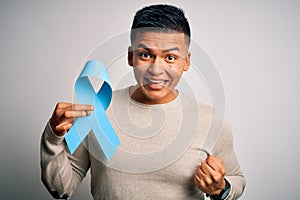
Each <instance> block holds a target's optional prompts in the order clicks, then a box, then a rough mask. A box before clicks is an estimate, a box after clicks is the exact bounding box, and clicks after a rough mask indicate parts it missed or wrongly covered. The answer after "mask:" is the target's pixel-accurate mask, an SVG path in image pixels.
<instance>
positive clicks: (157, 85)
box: [128, 5, 190, 104]
mask: <svg viewBox="0 0 300 200" xmlns="http://www.w3.org/2000/svg"><path fill="white" fill-rule="evenodd" d="M189 43H190V28H189V24H188V21H187V19H186V18H185V16H184V13H183V11H182V10H181V9H179V8H176V7H174V6H170V5H153V6H148V7H145V8H143V9H141V10H139V11H138V12H137V13H136V15H135V17H134V20H133V24H132V29H131V46H130V47H129V48H128V64H129V65H130V66H133V67H134V75H135V79H136V81H137V83H138V86H137V87H135V91H134V92H132V95H131V97H132V98H133V99H134V100H137V101H139V102H141V103H146V104H162V103H167V102H170V101H172V100H174V99H175V98H176V96H177V91H176V89H175V87H176V85H177V84H178V82H179V80H180V78H181V76H182V73H183V72H184V71H187V70H188V68H189V66H190V52H189V51H188V49H189Z"/></svg>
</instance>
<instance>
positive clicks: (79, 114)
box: [63, 110, 91, 119]
mask: <svg viewBox="0 0 300 200" xmlns="http://www.w3.org/2000/svg"><path fill="white" fill-rule="evenodd" d="M90 114H91V112H90V111H84V110H82V111H66V112H65V113H64V116H63V117H64V118H67V119H69V118H78V117H86V116H88V115H90Z"/></svg>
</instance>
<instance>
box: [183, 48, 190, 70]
mask: <svg viewBox="0 0 300 200" xmlns="http://www.w3.org/2000/svg"><path fill="white" fill-rule="evenodd" d="M190 65H191V52H188V53H187V55H186V58H185V65H184V67H183V71H187V70H189V68H190Z"/></svg>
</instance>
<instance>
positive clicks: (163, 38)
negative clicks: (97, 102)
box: [41, 5, 245, 200]
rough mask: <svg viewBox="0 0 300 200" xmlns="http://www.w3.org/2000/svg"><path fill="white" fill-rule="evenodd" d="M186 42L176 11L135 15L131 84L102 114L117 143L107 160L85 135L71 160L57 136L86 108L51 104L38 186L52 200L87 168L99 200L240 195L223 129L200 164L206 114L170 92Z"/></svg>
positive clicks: (183, 67) (184, 59)
mask: <svg viewBox="0 0 300 200" xmlns="http://www.w3.org/2000/svg"><path fill="white" fill-rule="evenodd" d="M189 43H190V28H189V23H188V21H187V19H186V18H185V16H184V13H183V11H182V10H181V9H178V8H176V7H174V6H169V5H153V6H148V7H145V8H143V9H141V10H139V11H138V12H137V13H136V15H135V17H134V20H133V25H132V30H131V47H129V49H128V64H129V65H130V66H132V67H133V70H134V75H135V79H136V81H137V85H135V86H131V87H128V88H125V89H122V90H118V91H115V92H114V93H113V99H112V102H111V105H110V107H109V108H108V110H107V115H108V117H109V119H110V121H111V124H112V126H113V127H114V129H115V131H116V133H117V135H118V137H119V139H120V141H121V144H120V146H119V147H118V150H117V151H116V153H115V154H114V156H113V158H112V160H110V161H107V160H105V157H104V155H103V153H102V152H101V149H100V148H99V146H97V144H96V143H95V137H94V135H93V133H92V132H91V133H90V134H89V135H88V136H87V137H86V138H85V140H84V141H83V143H82V144H81V145H80V146H79V147H78V149H77V150H76V151H75V152H74V154H72V155H71V154H70V153H69V150H68V147H67V145H66V143H65V141H64V135H65V134H66V133H67V131H68V130H69V129H70V128H71V127H72V124H73V122H74V119H76V118H78V117H85V116H87V115H90V114H91V113H92V112H93V106H91V105H79V104H76V105H75V104H71V103H58V104H57V106H56V108H55V110H54V112H53V115H52V117H51V118H50V120H49V123H48V124H47V126H46V128H45V131H44V133H43V135H42V138H41V169H42V180H43V183H44V184H45V186H46V187H47V189H48V190H49V192H50V193H51V194H52V195H53V197H55V198H67V197H69V196H71V194H72V192H73V191H74V190H75V189H76V187H77V186H78V185H79V183H80V182H81V180H82V179H83V178H84V177H85V175H86V173H87V171H88V170H89V169H91V192H92V195H93V197H94V199H99V200H100V199H101V200H109V199H113V200H117V199H128V200H135V199H138V200H140V199H172V200H174V199H178V200H179V199H182V200H183V199H197V200H199V199H204V195H205V194H206V195H209V196H210V198H211V199H215V200H220V199H226V200H229V199H237V198H238V197H239V196H241V194H242V192H243V189H244V187H245V179H244V177H243V174H242V171H241V169H240V166H239V164H238V161H237V159H236V156H235V153H234V150H233V144H232V134H231V130H230V128H229V126H228V125H227V124H226V123H225V125H224V126H223V128H222V130H221V133H220V138H219V139H218V141H216V144H215V146H214V147H213V150H212V154H211V155H209V156H208V157H207V158H206V159H205V160H204V161H202V162H201V161H200V159H199V156H200V153H201V150H200V148H201V144H202V143H203V140H204V138H205V136H206V134H207V133H208V130H209V128H210V124H211V121H212V115H213V109H212V108H211V107H209V106H206V105H204V104H201V103H198V102H196V101H195V100H194V99H192V98H190V97H188V96H186V95H184V94H183V93H182V91H178V90H176V85H177V84H178V82H179V80H180V78H181V76H182V74H183V72H184V71H187V70H188V69H189V66H190V56H191V53H190V52H189ZM195 56H196V55H195ZM161 121H163V123H161ZM132 127H135V128H132ZM171 143H174V144H175V145H172V144H171ZM149 152H150V153H149ZM155 152H159V154H156V153H155ZM151 154H153V155H155V156H152V157H151Z"/></svg>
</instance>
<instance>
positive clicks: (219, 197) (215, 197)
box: [211, 179, 231, 200]
mask: <svg viewBox="0 0 300 200" xmlns="http://www.w3.org/2000/svg"><path fill="white" fill-rule="evenodd" d="M224 180H225V183H226V185H225V187H224V188H223V190H222V191H221V193H220V194H218V195H211V198H212V199H213V200H224V199H225V198H226V197H227V196H228V194H229V192H230V188H231V185H230V183H229V182H228V181H227V180H226V179H224Z"/></svg>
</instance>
